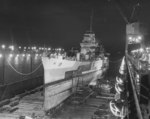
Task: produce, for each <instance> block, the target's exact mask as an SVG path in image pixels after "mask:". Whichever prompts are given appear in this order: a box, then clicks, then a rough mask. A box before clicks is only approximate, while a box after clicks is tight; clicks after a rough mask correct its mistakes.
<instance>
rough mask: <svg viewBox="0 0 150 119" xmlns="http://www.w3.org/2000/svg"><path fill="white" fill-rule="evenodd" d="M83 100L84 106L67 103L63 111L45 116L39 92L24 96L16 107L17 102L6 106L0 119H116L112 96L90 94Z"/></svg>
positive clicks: (2, 109)
mask: <svg viewBox="0 0 150 119" xmlns="http://www.w3.org/2000/svg"><path fill="white" fill-rule="evenodd" d="M83 99H84V102H83V103H82V104H70V103H68V102H66V103H65V104H64V105H63V107H62V108H61V110H59V111H58V112H57V113H55V114H54V115H53V116H52V117H50V116H45V113H44V111H43V102H44V96H42V92H41V91H39V92H35V93H34V94H30V95H26V96H24V97H23V98H22V99H20V100H19V103H18V104H16V105H15V102H16V101H14V102H13V103H11V104H9V105H4V106H3V108H1V110H0V112H1V113H0V119H24V118H25V117H28V118H29V117H32V118H31V119H33V118H34V119H116V117H114V116H113V115H112V114H111V112H110V110H109V99H112V96H109V95H107V97H106V96H98V97H93V96H92V95H91V93H90V94H89V95H86V96H85V98H83ZM12 104H14V105H15V106H13V105H12Z"/></svg>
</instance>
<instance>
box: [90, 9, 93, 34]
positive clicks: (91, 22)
mask: <svg viewBox="0 0 150 119" xmlns="http://www.w3.org/2000/svg"><path fill="white" fill-rule="evenodd" d="M93 15H94V10H93V9H92V13H91V17H90V32H92V26H93Z"/></svg>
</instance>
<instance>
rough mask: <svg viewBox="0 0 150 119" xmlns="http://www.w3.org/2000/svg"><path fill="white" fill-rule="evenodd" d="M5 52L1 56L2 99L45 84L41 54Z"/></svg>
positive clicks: (0, 95)
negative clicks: (11, 54)
mask: <svg viewBox="0 0 150 119" xmlns="http://www.w3.org/2000/svg"><path fill="white" fill-rule="evenodd" d="M9 55H10V54H5V56H4V57H1V58H0V100H3V99H6V98H11V97H13V96H15V95H16V94H19V93H23V92H25V91H27V90H31V89H33V88H36V87H37V86H40V85H42V84H43V66H42V64H41V56H40V55H39V56H36V55H35V54H32V55H31V56H30V57H29V56H27V54H25V55H24V56H23V55H22V54H20V55H19V56H17V54H13V56H11V57H10V56H9Z"/></svg>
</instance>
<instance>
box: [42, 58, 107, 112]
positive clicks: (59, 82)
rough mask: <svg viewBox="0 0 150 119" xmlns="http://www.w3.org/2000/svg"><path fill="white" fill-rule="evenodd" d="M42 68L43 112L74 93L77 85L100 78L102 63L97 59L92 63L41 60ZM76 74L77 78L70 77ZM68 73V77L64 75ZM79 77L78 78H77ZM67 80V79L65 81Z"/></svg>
mask: <svg viewBox="0 0 150 119" xmlns="http://www.w3.org/2000/svg"><path fill="white" fill-rule="evenodd" d="M42 62H43V66H44V83H45V85H46V87H45V94H44V95H45V100H44V109H45V111H47V110H50V109H52V108H54V107H56V106H57V105H59V104H61V103H62V102H63V101H64V100H65V99H67V98H68V97H69V96H70V95H71V94H73V93H74V91H75V89H76V88H75V87H76V86H77V83H81V82H83V84H89V83H90V82H91V81H92V80H96V79H98V78H100V77H101V75H102V73H103V69H102V67H103V64H104V63H103V61H102V60H101V59H99V60H98V61H93V62H89V61H87V62H80V61H70V60H63V59H52V58H51V59H49V58H48V57H43V58H42ZM71 71H72V72H73V71H74V72H76V75H77V76H74V77H72V75H73V73H72V72H71ZM66 72H70V75H71V77H70V76H67V75H66ZM78 75H80V76H78ZM66 78H67V79H66Z"/></svg>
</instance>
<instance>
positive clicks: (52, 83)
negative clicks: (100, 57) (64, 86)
mask: <svg viewBox="0 0 150 119" xmlns="http://www.w3.org/2000/svg"><path fill="white" fill-rule="evenodd" d="M97 71H99V70H96V71H93V72H89V73H85V74H80V75H77V76H72V77H69V78H65V79H61V80H58V81H55V82H50V83H47V84H45V86H44V87H45V88H46V87H48V86H51V85H55V84H59V83H62V82H64V81H68V80H73V78H79V77H80V76H84V75H87V74H90V73H94V72H97Z"/></svg>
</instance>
